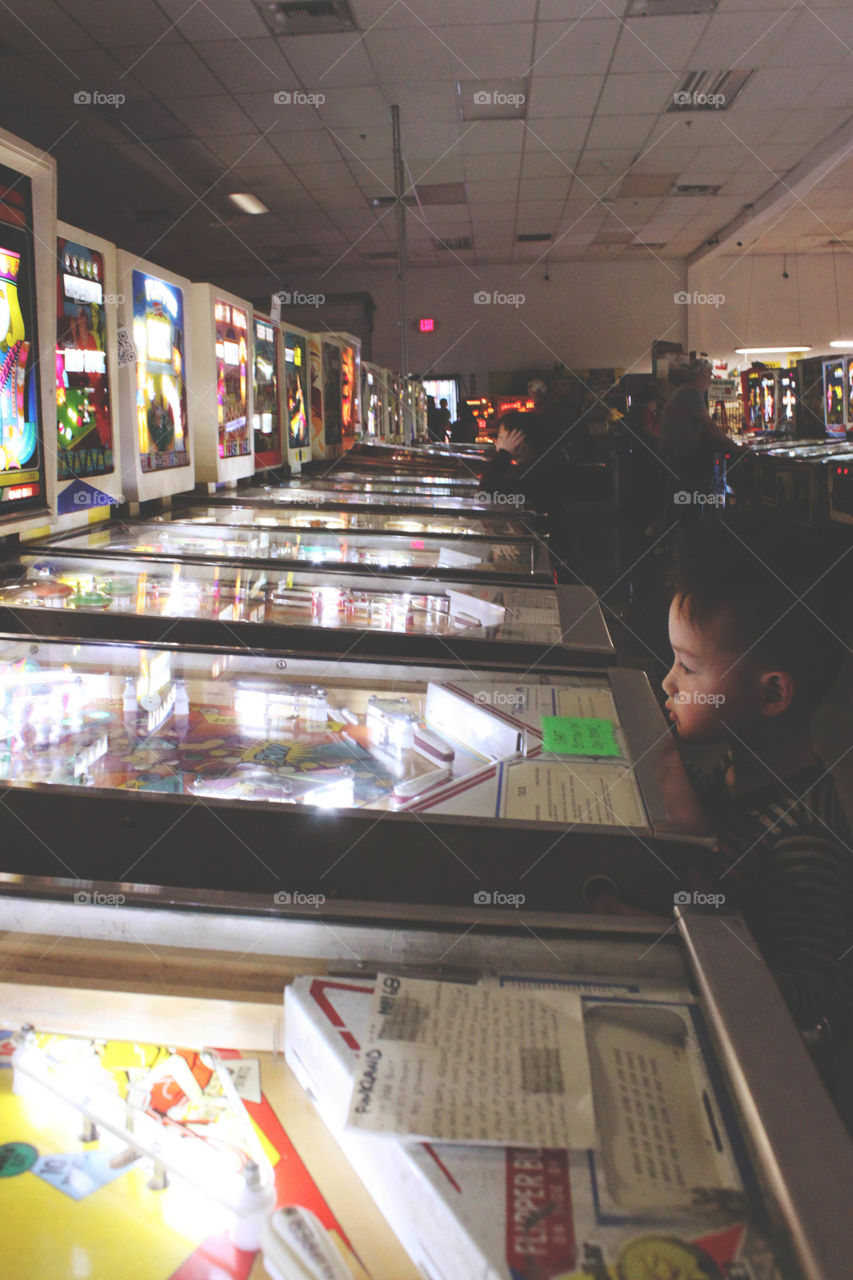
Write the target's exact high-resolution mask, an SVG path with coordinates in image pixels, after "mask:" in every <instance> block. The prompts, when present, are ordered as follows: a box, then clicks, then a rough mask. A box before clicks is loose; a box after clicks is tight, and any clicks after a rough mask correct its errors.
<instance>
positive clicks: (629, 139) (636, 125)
mask: <svg viewBox="0 0 853 1280" xmlns="http://www.w3.org/2000/svg"><path fill="white" fill-rule="evenodd" d="M656 120H657V116H653V115H635V116H598V117H597V118H596V119H595V120H593V122H592V125H591V127H590V131H589V135H588V137H587V140H586V145H587V146H588V147H641V146H642V144H643V143H644V142H645V140H646V138H647V137H648V135H649V133H650V131H651V129H652V126H653V125H654V123H655V121H656Z"/></svg>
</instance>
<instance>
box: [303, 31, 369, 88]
mask: <svg viewBox="0 0 853 1280" xmlns="http://www.w3.org/2000/svg"><path fill="white" fill-rule="evenodd" d="M279 44H280V48H281V50H282V53H283V54H284V56H285V58H286V59H287V61H288V62H289V63H290V65H291V66H292V67H293V70H294V71H295V72H296V74H297V75H298V76H299V78H300V80H301V81H302V84H303V85H304V86H305V88H306V89H324V88H345V87H349V86H352V85H372V84H374V83H375V82H376V75H375V72H374V69H373V67H372V66H371V64H370V59H369V58H368V56H367V42H366V40H365V39H364V37H363V36H361V35H359V34H358V33H357V32H354V31H351V32H342V33H340V34H337V35H326V36H291V37H289V38H288V37H281V38H280V41H279Z"/></svg>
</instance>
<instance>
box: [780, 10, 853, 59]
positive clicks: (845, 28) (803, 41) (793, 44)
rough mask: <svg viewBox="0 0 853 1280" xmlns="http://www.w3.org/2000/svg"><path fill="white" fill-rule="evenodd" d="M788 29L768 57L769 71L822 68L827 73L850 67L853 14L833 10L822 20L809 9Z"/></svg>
mask: <svg viewBox="0 0 853 1280" xmlns="http://www.w3.org/2000/svg"><path fill="white" fill-rule="evenodd" d="M781 26H785V27H787V30H786V31H785V34H784V38H783V39H781V40H779V41H778V42H777V43H776V46H775V48H774V49H773V51H772V52H771V53H770V54H769V56H768V57H766V58H762V61H763V63H764V65H765V66H767V67H820V68H821V69H822V70H823V72H824V73H826V71H827V70H828V69H829V68H830V67H831V66H832V65H833V64H834V65H836V66H838V65H840V64H842V63H845V62H846V63H847V65H848V69H849V61H848V60H849V58H850V51H851V49H853V12H851V11H850V8H849V6H848V7H847V8H845V9H831V10H828V11H827V12H825V13H822V14H820V15H819V16H818V15H817V14H816V13H810V12H809V11H808V9H805V10H803V11H801V12H800V14H799V16H798V17H794V18H793V19H792V20H790V21H789V22H785V23H780V27H781Z"/></svg>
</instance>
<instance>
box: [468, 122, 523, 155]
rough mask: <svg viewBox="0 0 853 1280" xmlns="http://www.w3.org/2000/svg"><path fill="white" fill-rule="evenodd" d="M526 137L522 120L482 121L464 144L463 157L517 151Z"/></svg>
mask: <svg viewBox="0 0 853 1280" xmlns="http://www.w3.org/2000/svg"><path fill="white" fill-rule="evenodd" d="M523 136H524V125H523V123H522V122H521V120H494V121H493V120H480V121H478V122H477V124H476V125H475V126H474V128H473V129H471V131H470V132H469V133H466V135H465V139H464V141H463V143H462V151H463V155H466V156H468V155H481V154H483V153H485V152H489V151H500V152H504V151H510V152H512V151H517V150H519V149H520V147H521V140H522V138H523Z"/></svg>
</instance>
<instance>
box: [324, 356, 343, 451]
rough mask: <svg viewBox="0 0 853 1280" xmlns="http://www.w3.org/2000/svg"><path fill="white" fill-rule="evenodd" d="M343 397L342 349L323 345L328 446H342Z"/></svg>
mask: <svg viewBox="0 0 853 1280" xmlns="http://www.w3.org/2000/svg"><path fill="white" fill-rule="evenodd" d="M342 400H343V398H342V395H341V349H340V347H339V346H336V345H335V343H334V342H324V343H323V427H324V431H325V437H326V445H327V446H328V445H336V444H340V443H341V440H342V437H343V431H342V427H343V415H342V412H341V410H342Z"/></svg>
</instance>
